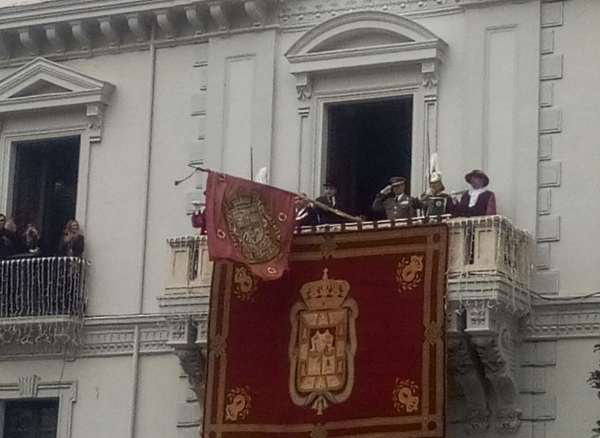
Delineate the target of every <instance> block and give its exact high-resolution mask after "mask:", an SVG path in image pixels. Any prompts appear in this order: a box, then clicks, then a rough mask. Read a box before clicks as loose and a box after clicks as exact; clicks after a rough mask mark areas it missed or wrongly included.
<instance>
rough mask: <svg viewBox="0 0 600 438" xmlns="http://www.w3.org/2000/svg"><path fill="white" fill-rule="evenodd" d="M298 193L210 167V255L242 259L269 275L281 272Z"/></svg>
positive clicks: (270, 277) (272, 277) (260, 273)
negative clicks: (218, 171) (216, 170)
mask: <svg viewBox="0 0 600 438" xmlns="http://www.w3.org/2000/svg"><path fill="white" fill-rule="evenodd" d="M296 196H297V195H296V194H294V193H291V192H287V191H285V190H281V189H277V188H275V187H271V186H267V185H264V184H259V183H256V182H253V181H249V180H245V179H242V178H236V177H233V176H231V175H226V174H223V173H217V172H212V171H209V175H208V182H207V187H206V228H207V235H208V252H209V255H210V258H211V260H218V259H229V260H232V261H236V262H241V263H243V264H245V265H247V266H248V267H249V268H250V270H251V271H252V273H253V274H254V275H256V276H258V277H261V278H264V279H268V280H275V279H277V278H279V277H281V275H282V274H283V272H284V271H285V270H286V269H287V256H288V253H289V250H290V246H291V242H292V238H293V233H294V211H295V200H296Z"/></svg>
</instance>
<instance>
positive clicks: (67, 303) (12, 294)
mask: <svg viewBox="0 0 600 438" xmlns="http://www.w3.org/2000/svg"><path fill="white" fill-rule="evenodd" d="M89 265H90V264H89V262H87V261H85V260H82V259H79V258H76V257H31V258H15V259H10V260H3V261H0V345H4V344H8V343H14V342H19V343H37V342H39V341H46V342H50V343H55V342H57V341H60V342H63V341H64V342H71V341H75V337H76V335H77V334H78V332H79V329H80V328H81V325H82V324H83V315H84V312H85V307H86V299H87V290H86V280H87V275H88V270H89Z"/></svg>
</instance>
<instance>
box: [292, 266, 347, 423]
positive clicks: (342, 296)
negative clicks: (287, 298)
mask: <svg viewBox="0 0 600 438" xmlns="http://www.w3.org/2000/svg"><path fill="white" fill-rule="evenodd" d="M349 291H350V285H349V284H348V282H347V281H344V280H333V279H329V276H328V270H327V268H325V269H324V270H323V278H322V279H321V280H318V281H313V282H310V283H306V284H304V285H303V286H302V288H301V289H300V295H301V296H302V301H301V302H298V303H296V304H295V305H294V306H293V308H292V311H291V315H290V318H291V324H292V334H291V338H290V347H289V358H290V382H289V386H290V395H291V398H292V401H293V402H294V403H295V404H296V405H298V406H307V405H310V406H311V408H312V409H314V410H316V411H317V415H322V413H323V410H324V409H326V408H327V407H329V406H330V405H331V404H333V403H341V402H344V401H345V400H347V399H348V397H349V396H350V394H351V393H352V387H353V386H354V356H355V355H356V346H357V339H356V328H355V320H356V318H357V316H358V305H357V303H356V301H355V300H354V299H352V298H348V293H349Z"/></svg>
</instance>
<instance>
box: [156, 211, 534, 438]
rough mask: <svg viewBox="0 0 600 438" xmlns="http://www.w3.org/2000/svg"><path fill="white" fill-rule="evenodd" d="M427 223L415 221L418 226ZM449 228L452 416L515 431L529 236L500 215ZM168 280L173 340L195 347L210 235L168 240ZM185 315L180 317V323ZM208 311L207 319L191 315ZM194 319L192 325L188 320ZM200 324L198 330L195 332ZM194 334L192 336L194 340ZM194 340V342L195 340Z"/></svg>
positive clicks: (166, 303) (473, 429)
mask: <svg viewBox="0 0 600 438" xmlns="http://www.w3.org/2000/svg"><path fill="white" fill-rule="evenodd" d="M424 222H427V220H426V219H423V218H415V219H414V220H412V224H416V225H418V224H420V223H424ZM445 223H446V224H447V225H448V228H449V236H450V239H449V261H448V275H447V281H448V284H447V286H448V295H447V315H448V322H447V327H446V330H447V350H448V377H449V379H451V380H452V381H453V382H454V383H455V385H453V387H454V388H461V390H460V391H459V392H458V393H455V394H453V393H450V394H449V396H450V399H449V403H450V409H449V414H448V421H449V422H450V423H461V424H460V427H464V428H465V429H466V431H467V432H468V433H469V434H472V433H474V434H478V433H485V432H486V431H487V430H488V429H491V428H494V429H496V430H498V431H499V432H500V433H503V434H504V433H514V432H516V431H517V430H518V429H519V427H520V423H521V417H522V416H523V412H522V410H521V409H520V407H519V406H518V405H517V393H518V388H517V386H516V378H515V369H516V367H517V365H518V362H519V357H518V346H519V343H520V332H519V326H520V321H521V318H522V317H523V316H525V315H526V314H527V313H528V312H529V311H530V276H531V267H532V263H531V260H530V256H531V246H532V240H531V237H530V236H529V235H528V234H527V233H526V232H524V231H522V230H519V229H517V228H516V227H515V226H514V225H513V224H512V223H511V222H510V220H508V219H507V218H505V217H502V216H486V217H476V218H458V219H447V220H445ZM406 225H407V222H406V221H396V222H390V221H381V222H377V223H372V222H365V223H362V224H342V225H333V226H330V225H324V226H318V227H304V228H302V229H300V230H298V232H299V233H302V234H306V233H312V232H315V231H319V232H332V233H334V232H339V231H343V230H348V231H354V230H361V229H374V228H389V227H395V226H406ZM168 243H169V247H170V253H169V265H168V275H167V277H168V281H167V285H166V290H165V294H164V296H162V297H160V298H159V303H160V305H161V308H162V309H163V311H164V312H169V313H170V315H171V318H173V321H178V322H177V323H175V324H173V326H172V327H173V328H172V330H171V331H172V333H171V339H172V341H173V345H174V346H177V345H180V346H181V347H183V348H187V350H185V351H189V350H190V345H192V344H195V345H199V344H201V343H203V342H204V339H205V321H206V319H205V318H206V314H207V312H208V296H209V290H210V278H211V272H212V264H211V262H210V261H209V260H208V250H207V247H206V237H205V236H186V237H178V238H174V239H169V241H168ZM177 314H180V315H181V317H182V319H180V320H177V319H176V316H175V315H177ZM200 314H202V317H201V320H202V321H203V322H202V323H201V324H198V323H197V322H196V323H194V322H193V321H194V320H195V321H198V320H197V319H196V317H194V316H192V315H200ZM190 321H192V323H191V324H190ZM196 329H197V330H196ZM190 336H191V337H190ZM192 338H193V339H192Z"/></svg>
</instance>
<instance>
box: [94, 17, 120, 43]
mask: <svg viewBox="0 0 600 438" xmlns="http://www.w3.org/2000/svg"><path fill="white" fill-rule="evenodd" d="M98 23H100V31H101V32H102V34H103V35H104V36H105V37H106V39H107V40H108V42H109V44H110V46H111V47H118V46H119V44H121V35H120V34H119V29H118V28H117V23H116V22H115V19H114V18H112V17H102V18H98Z"/></svg>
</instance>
